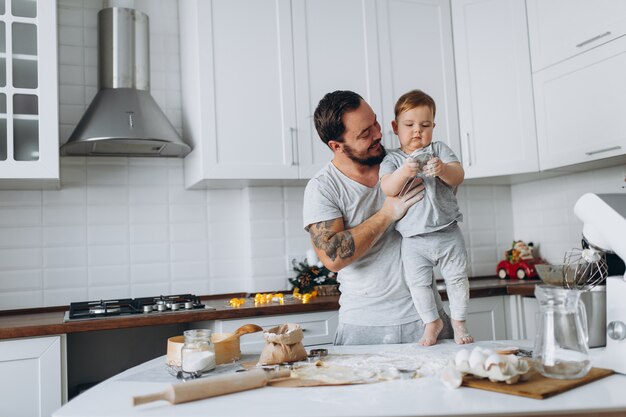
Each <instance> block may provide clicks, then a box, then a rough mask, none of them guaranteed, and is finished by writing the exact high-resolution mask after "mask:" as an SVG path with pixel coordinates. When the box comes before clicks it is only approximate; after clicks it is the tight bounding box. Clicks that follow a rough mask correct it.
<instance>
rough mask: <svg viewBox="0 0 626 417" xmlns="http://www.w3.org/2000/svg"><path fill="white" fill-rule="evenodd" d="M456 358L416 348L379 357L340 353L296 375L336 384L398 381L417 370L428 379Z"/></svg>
mask: <svg viewBox="0 0 626 417" xmlns="http://www.w3.org/2000/svg"><path fill="white" fill-rule="evenodd" d="M453 358H454V354H453V353H447V352H446V353H441V352H434V353H423V352H420V351H417V350H414V349H413V350H406V351H404V352H385V353H379V354H377V353H361V354H345V355H341V354H337V355H329V356H328V357H326V358H324V359H323V360H322V362H323V366H321V367H315V366H306V367H303V368H301V369H296V370H295V373H296V374H297V375H298V376H299V377H300V378H311V379H323V380H324V381H326V382H335V383H339V382H349V381H356V380H359V381H374V380H377V381H381V380H389V379H398V378H399V377H400V372H399V370H411V371H415V372H416V375H415V376H416V377H425V376H432V375H437V374H438V373H440V372H441V371H442V370H443V369H444V368H446V367H447V366H448V364H449V363H450V361H451V360H452V359H453ZM315 368H317V369H315Z"/></svg>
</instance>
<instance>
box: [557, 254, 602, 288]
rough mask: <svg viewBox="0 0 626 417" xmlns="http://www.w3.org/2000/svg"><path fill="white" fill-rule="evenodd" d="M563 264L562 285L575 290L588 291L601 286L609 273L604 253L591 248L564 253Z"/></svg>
mask: <svg viewBox="0 0 626 417" xmlns="http://www.w3.org/2000/svg"><path fill="white" fill-rule="evenodd" d="M585 243H586V242H585ZM564 264H565V267H564V268H563V284H564V286H565V287H567V288H573V289H577V290H590V289H591V288H593V287H595V286H596V285H598V284H601V283H602V282H603V281H604V280H605V279H606V277H607V276H608V272H609V268H608V265H607V263H606V252H604V251H602V250H599V249H596V248H593V247H591V246H589V247H587V248H585V249H572V250H571V251H569V252H566V253H565V260H564Z"/></svg>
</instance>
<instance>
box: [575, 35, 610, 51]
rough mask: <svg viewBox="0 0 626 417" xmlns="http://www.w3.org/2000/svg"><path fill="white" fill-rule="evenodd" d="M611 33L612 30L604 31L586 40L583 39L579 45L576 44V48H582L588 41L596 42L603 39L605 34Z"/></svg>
mask: <svg viewBox="0 0 626 417" xmlns="http://www.w3.org/2000/svg"><path fill="white" fill-rule="evenodd" d="M610 34H611V32H604V33H602V34H600V35H596V36H594V37H593V38H591V39H587V40H586V41H583V42H581V43H579V44H578V45H576V48H582V47H583V46H585V45H587V44H588V43H591V42H595V41H597V40H598V39H602V38H604V37H605V36H609V35H610Z"/></svg>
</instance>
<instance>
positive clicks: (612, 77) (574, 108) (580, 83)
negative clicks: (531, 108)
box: [533, 37, 626, 170]
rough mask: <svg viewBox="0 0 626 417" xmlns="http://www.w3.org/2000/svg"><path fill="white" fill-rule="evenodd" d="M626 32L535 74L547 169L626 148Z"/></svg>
mask: <svg viewBox="0 0 626 417" xmlns="http://www.w3.org/2000/svg"><path fill="white" fill-rule="evenodd" d="M625 73H626V37H621V38H619V39H617V40H615V41H613V42H609V43H607V44H605V45H602V46H600V47H597V48H594V49H592V50H590V51H588V52H586V53H584V54H580V55H577V56H575V57H573V58H571V59H568V60H567V61H564V62H561V63H559V64H557V65H553V66H551V67H549V68H546V69H544V70H541V71H538V72H536V73H534V74H533V79H534V91H535V108H536V112H537V136H538V143H539V162H540V166H541V169H542V170H545V169H550V168H558V167H563V166H567V165H572V164H577V163H582V162H589V161H595V160H598V159H603V158H608V157H614V156H619V155H624V154H626V131H624V126H623V124H624V123H623V119H624V109H626V81H625V80H624V74H625Z"/></svg>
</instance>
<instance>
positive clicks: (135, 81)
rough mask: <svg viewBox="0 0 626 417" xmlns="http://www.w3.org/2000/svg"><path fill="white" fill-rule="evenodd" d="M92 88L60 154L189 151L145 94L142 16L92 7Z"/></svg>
mask: <svg viewBox="0 0 626 417" xmlns="http://www.w3.org/2000/svg"><path fill="white" fill-rule="evenodd" d="M98 88H99V91H98V94H97V95H96V97H95V98H94V99H93V101H92V102H91V104H90V105H89V108H88V109H87V111H86V112H85V114H84V115H83V117H82V119H81V120H80V122H79V123H78V125H77V126H76V129H75V130H74V132H73V133H72V135H71V136H70V138H69V140H68V141H67V143H65V144H64V145H63V146H62V147H61V154H62V155H91V156H110V155H116V156H124V155H126V156H173V157H183V156H185V155H187V154H188V153H189V151H191V148H190V147H189V145H187V144H186V143H184V142H183V141H182V139H181V138H180V136H179V135H178V133H177V132H176V129H174V127H173V126H172V124H171V123H170V122H169V120H168V119H167V117H166V116H165V114H164V113H163V111H162V110H161V109H160V108H159V106H158V105H157V103H156V102H155V101H154V99H153V98H152V96H151V95H150V57H149V30H148V16H146V15H145V14H144V13H141V12H139V11H137V10H134V9H127V8H120V7H110V8H106V9H102V10H100V12H99V13H98Z"/></svg>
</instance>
